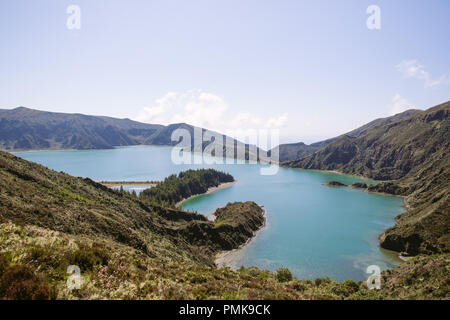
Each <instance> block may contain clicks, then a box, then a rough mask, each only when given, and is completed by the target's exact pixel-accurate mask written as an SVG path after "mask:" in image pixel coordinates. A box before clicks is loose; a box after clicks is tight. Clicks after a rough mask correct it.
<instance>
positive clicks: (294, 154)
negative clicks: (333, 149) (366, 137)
mask: <svg viewBox="0 0 450 320" xmlns="http://www.w3.org/2000/svg"><path fill="white" fill-rule="evenodd" d="M421 111H422V110H418V109H409V110H406V111H403V112H401V113H398V114H395V115H393V116H389V117H384V118H378V119H375V120H372V121H370V122H368V123H366V124H364V125H362V126H361V127H358V128H356V129H354V130H352V131H349V132H347V133H344V134H341V135H339V136H337V137H334V138H330V139H326V140H322V141H318V142H314V143H311V144H309V145H308V144H305V143H303V142H296V143H287V144H280V145H279V146H278V147H276V148H278V152H279V155H280V162H286V161H293V160H297V159H299V158H302V157H306V156H308V155H310V154H313V153H314V152H316V151H318V150H320V149H322V148H323V147H326V146H327V145H329V144H330V143H332V142H334V141H336V140H337V139H339V138H341V137H344V136H350V137H359V136H361V135H362V134H364V133H365V132H367V131H368V130H370V129H373V128H376V127H379V126H383V125H385V124H389V123H392V122H396V121H400V120H403V119H406V118H409V117H411V116H413V115H415V114H418V113H420V112H421ZM274 149H275V148H274ZM274 149H272V150H271V151H270V152H273V150H274Z"/></svg>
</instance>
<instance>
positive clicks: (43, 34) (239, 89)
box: [0, 0, 450, 142]
mask: <svg viewBox="0 0 450 320" xmlns="http://www.w3.org/2000/svg"><path fill="white" fill-rule="evenodd" d="M71 4H75V5H78V6H79V8H80V9H81V29H79V30H70V29H68V28H67V27H66V21H67V18H68V17H69V14H67V12H66V9H67V7H68V5H71ZM372 4H373V5H378V6H379V7H380V9H381V29H380V30H369V29H368V28H367V27H366V19H367V18H368V17H369V14H367V13H366V9H367V7H368V6H369V5H372ZM449 16H450V1H448V0H442V1H436V0H431V1H411V0H405V1H399V0H398V1H391V0H390V1H380V0H371V1H363V0H354V1H350V0H349V1H344V0H343V1H331V0H329V1H317V0H314V1H312V0H311V1H300V0H297V1H275V0H273V1H261V0H255V1H246V0H236V1H230V0H226V1H225V0H222V1H219V0H205V1H197V0H178V1H168V0H164V1H152V0H146V1H144V0H142V1H125V0H123V1H113V0H103V1H99V0H95V1H94V0H90V1H87V0H86V1H82V0H71V1H56V0H48V1H20V0H19V1H18V0H14V1H13V0H3V1H1V2H0V40H1V50H0V108H13V107H17V106H20V105H22V106H26V107H30V108H37V109H42V110H49V111H61V112H78V113H86V114H95V115H108V116H114V117H128V118H132V119H139V120H141V121H147V122H162V123H167V122H173V121H176V122H179V121H185V122H190V123H192V124H196V125H202V126H205V127H208V128H211V129H217V130H224V128H228V127H239V126H244V127H254V128H260V127H278V128H281V134H282V141H284V142H286V141H299V140H304V141H307V142H311V141H312V140H318V139H320V138H326V137H331V136H335V135H337V134H340V133H344V132H346V131H349V130H351V129H354V128H355V127H357V126H359V125H362V124H364V123H366V122H368V121H370V120H373V119H374V118H377V117H384V116H388V115H390V114H392V113H394V112H396V111H402V110H403V109H405V108H406V106H408V105H411V106H415V107H416V108H421V109H424V108H427V107H431V106H433V105H436V104H439V103H442V102H445V101H447V100H449V99H450V95H449V93H450V83H449V79H450V59H449V57H450V41H449V39H450V19H449Z"/></svg>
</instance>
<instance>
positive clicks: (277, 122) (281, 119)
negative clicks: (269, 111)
mask: <svg viewBox="0 0 450 320" xmlns="http://www.w3.org/2000/svg"><path fill="white" fill-rule="evenodd" d="M287 120H288V116H287V113H284V114H282V115H281V116H278V117H273V118H270V119H269V120H267V127H268V128H269V129H279V128H282V127H284V126H285V125H286V122H287Z"/></svg>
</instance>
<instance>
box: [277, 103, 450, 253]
mask: <svg viewBox="0 0 450 320" xmlns="http://www.w3.org/2000/svg"><path fill="white" fill-rule="evenodd" d="M449 120H450V102H447V103H444V104H442V105H439V106H436V107H433V108H430V109H428V110H426V111H424V112H421V113H419V114H416V115H414V116H412V117H410V118H408V119H405V120H401V121H398V122H393V123H390V124H387V125H384V126H381V127H376V128H373V129H371V130H368V131H367V132H366V133H365V134H363V135H362V136H360V137H357V138H352V137H342V138H340V139H338V140H336V141H335V142H333V143H331V144H330V145H328V146H327V147H325V148H323V149H321V150H320V151H318V152H316V153H314V154H312V155H310V156H308V157H305V158H301V159H299V160H296V161H292V162H288V163H286V164H285V165H286V166H288V167H294V168H305V169H321V170H337V171H340V172H343V173H350V174H358V175H364V176H367V177H370V178H374V179H380V180H392V181H390V182H388V183H382V184H380V185H377V186H373V187H369V191H374V192H386V193H391V194H396V195H402V196H405V197H406V200H407V202H408V204H409V206H410V208H409V210H408V211H407V212H406V213H404V214H402V215H400V216H399V217H398V224H397V225H396V226H395V227H393V228H390V229H389V230H387V231H386V232H385V234H384V235H383V236H382V237H381V245H382V246H383V247H385V248H388V249H392V250H396V251H405V252H407V253H409V254H418V253H427V254H428V253H433V252H449V251H450V236H449V234H450V208H449V204H450V198H449V192H448V190H449V189H450V169H449V168H450V167H449V164H450V155H449V152H448V151H449V149H450V121H449Z"/></svg>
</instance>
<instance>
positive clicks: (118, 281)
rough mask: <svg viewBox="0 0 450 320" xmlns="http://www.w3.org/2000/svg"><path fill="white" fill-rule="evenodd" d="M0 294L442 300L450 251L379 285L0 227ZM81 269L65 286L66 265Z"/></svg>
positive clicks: (421, 259) (446, 294) (405, 267)
mask: <svg viewBox="0 0 450 320" xmlns="http://www.w3.org/2000/svg"><path fill="white" fill-rule="evenodd" d="M0 243H1V244H2V245H1V250H0V297H1V298H2V299H450V290H449V288H450V280H449V277H448V274H449V271H450V256H449V255H438V256H418V257H415V258H413V259H411V260H410V261H408V262H407V263H404V264H402V265H401V266H399V267H397V268H395V269H393V270H390V271H387V272H384V273H383V274H382V287H381V290H368V289H367V287H366V285H365V283H363V282H355V281H352V280H347V281H344V282H336V281H333V280H330V279H328V278H317V279H315V280H313V281H311V280H298V279H296V278H293V277H292V274H290V272H289V270H287V269H280V270H278V271H277V272H276V273H272V272H269V271H265V270H260V269H257V268H241V269H239V270H232V269H230V268H216V267H214V266H207V265H205V264H198V263H192V262H188V261H186V262H177V261H174V260H173V259H170V258H167V257H163V256H161V257H153V258H152V257H150V256H148V255H147V254H144V253H143V252H142V251H140V250H136V249H132V248H130V247H128V246H125V245H123V244H120V243H117V242H113V241H110V240H107V239H101V238H98V239H92V238H91V237H86V236H76V235H70V234H65V233H60V232H57V231H52V230H49V229H45V228H40V227H37V226H31V225H25V226H18V225H16V224H14V223H11V222H3V223H1V224H0ZM71 264H76V265H79V266H80V267H81V268H82V274H81V275H82V286H81V288H80V289H76V290H72V291H71V290H69V289H68V288H67V280H68V278H69V276H70V275H69V274H67V273H66V271H67V267H68V266H69V265H71Z"/></svg>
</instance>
